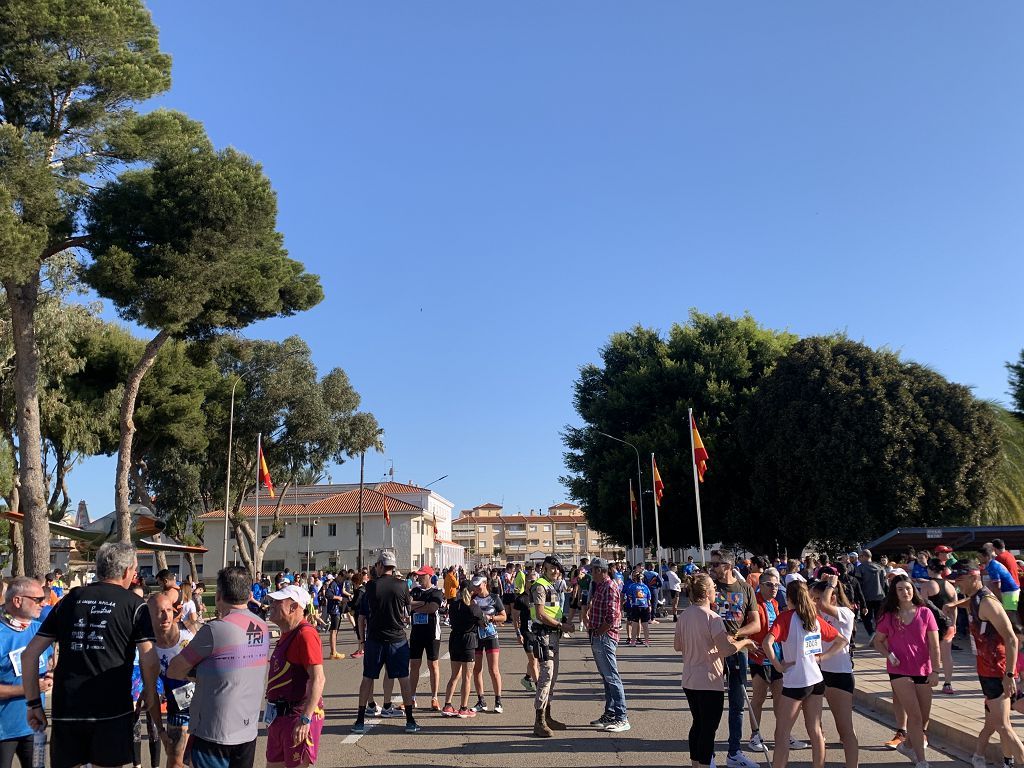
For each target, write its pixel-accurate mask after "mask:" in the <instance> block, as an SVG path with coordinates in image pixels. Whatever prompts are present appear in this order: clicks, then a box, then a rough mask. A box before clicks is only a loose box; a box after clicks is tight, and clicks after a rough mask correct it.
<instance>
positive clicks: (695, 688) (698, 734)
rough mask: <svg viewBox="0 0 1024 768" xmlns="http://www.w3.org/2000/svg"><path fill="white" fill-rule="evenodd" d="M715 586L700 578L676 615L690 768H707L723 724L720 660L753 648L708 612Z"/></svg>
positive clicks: (692, 584)
mask: <svg viewBox="0 0 1024 768" xmlns="http://www.w3.org/2000/svg"><path fill="white" fill-rule="evenodd" d="M714 597H715V583H714V582H713V581H712V580H711V577H710V576H707V575H706V574H703V573H702V574H699V575H697V576H695V577H694V579H693V581H692V582H691V585H690V606H689V607H688V608H687V609H686V610H685V611H683V612H682V613H681V614H679V620H678V623H677V624H676V634H675V641H674V643H673V645H674V646H675V649H676V651H678V652H679V653H681V654H682V655H683V693H685V694H686V702H687V704H688V705H689V707H690V717H691V718H692V722H691V724H690V735H689V745H690V765H691V766H693V768H700V766H710V765H711V761H712V759H714V756H715V733H716V732H717V731H718V724H719V723H720V722H721V721H722V709H723V707H724V706H725V690H724V689H723V687H722V676H723V660H724V659H725V658H726V657H727V656H732V655H733V654H734V653H736V652H737V651H745V650H748V649H750V648H753V647H754V641H753V640H733V639H732V638H731V637H729V635H728V634H727V633H726V631H725V624H724V623H723V621H722V617H721V616H719V615H718V614H717V613H715V612H714V611H712V610H711V608H710V603H711V600H713V599H714Z"/></svg>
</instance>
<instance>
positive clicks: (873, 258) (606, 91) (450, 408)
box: [71, 0, 1024, 516]
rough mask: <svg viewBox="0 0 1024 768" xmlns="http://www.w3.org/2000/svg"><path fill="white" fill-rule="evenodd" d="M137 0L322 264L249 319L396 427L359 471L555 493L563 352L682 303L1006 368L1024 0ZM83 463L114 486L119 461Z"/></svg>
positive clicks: (1023, 194)
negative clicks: (292, 312)
mask: <svg viewBox="0 0 1024 768" xmlns="http://www.w3.org/2000/svg"><path fill="white" fill-rule="evenodd" d="M150 7H151V8H152V10H153V14H154V18H155V21H156V23H157V24H158V26H159V27H160V30H161V44H162V46H163V48H164V49H165V50H166V51H168V52H170V53H171V54H172V55H173V57H174V70H173V77H174V84H173V88H172V90H171V91H170V92H169V93H168V94H167V95H166V96H165V97H162V98H161V99H160V100H159V102H158V103H159V104H161V105H165V106H169V107H174V108H176V109H181V110H183V111H185V112H187V113H189V114H190V115H191V116H192V117H194V118H196V119H199V120H202V121H203V122H204V123H205V124H206V127H207V130H208V131H209V133H210V134H211V136H212V138H213V140H214V141H215V143H216V144H217V145H218V146H227V145H232V146H235V147H237V148H239V149H241V150H242V151H244V152H246V153H248V154H250V155H251V156H253V157H254V158H256V159H258V160H259V161H260V162H262V163H263V165H264V168H265V170H266V172H267V174H268V175H269V176H270V178H271V179H272V181H273V183H274V186H275V188H276V189H277V191H278V194H279V204H280V228H281V230H282V231H283V232H284V234H285V237H286V243H287V246H288V248H289V250H290V252H291V254H292V256H293V257H295V258H298V259H300V260H301V261H303V262H304V263H305V264H306V265H307V268H308V269H309V270H310V271H313V272H316V273H318V274H320V275H321V278H322V281H323V284H324V288H325V291H326V300H325V301H324V302H323V303H322V304H321V305H320V306H319V307H317V308H316V309H314V310H313V311H311V312H308V313H305V314H303V315H301V316H298V317H293V318H289V319H283V320H275V321H271V322H264V323H261V324H259V325H257V326H254V327H253V328H251V329H249V331H248V335H251V336H259V337H265V338H282V337H285V336H288V335H291V334H299V335H301V336H303V337H304V338H305V339H306V340H307V341H308V342H309V343H310V345H311V346H312V348H313V350H314V354H315V359H316V361H317V363H318V365H319V366H320V367H321V369H322V370H323V371H326V370H328V369H330V368H332V367H335V366H340V367H342V368H344V369H345V370H346V371H347V372H348V373H349V375H350V376H351V378H352V381H353V383H354V385H355V386H356V388H357V389H358V390H359V391H360V393H361V394H362V396H363V404H364V407H365V408H366V409H368V410H371V411H372V412H373V413H374V414H376V416H377V417H378V419H379V420H380V422H381V424H382V426H383V427H384V429H385V431H386V436H385V442H386V444H387V451H386V454H385V455H384V456H372V457H368V462H367V463H368V472H367V475H368V477H370V478H374V479H376V478H379V477H381V476H382V475H383V473H384V472H385V470H386V467H387V466H390V463H391V462H392V461H393V462H394V467H395V476H396V479H398V480H401V481H409V480H412V481H415V482H418V483H426V482H429V481H430V480H433V479H434V478H436V477H439V476H441V475H445V474H447V475H448V478H447V479H446V480H444V481H442V482H441V483H438V484H437V485H436V486H435V487H436V489H437V490H438V491H439V492H440V493H442V494H443V495H445V496H447V497H448V498H449V499H451V500H452V501H453V502H454V503H455V505H456V509H460V508H466V507H472V506H474V505H476V504H480V503H483V502H485V501H493V502H497V503H504V505H505V506H506V508H507V509H509V510H512V511H514V510H516V509H521V510H524V511H525V510H527V509H529V508H533V507H546V506H548V505H550V504H552V503H555V502H558V501H562V500H563V499H564V498H565V491H564V489H563V488H562V486H561V485H560V484H559V482H558V476H559V475H560V474H561V473H562V472H563V471H564V468H563V464H562V451H563V447H562V444H561V441H560V438H559V432H560V430H561V429H562V427H563V426H564V425H565V424H566V423H569V422H574V421H575V413H574V411H573V409H572V401H571V395H572V383H573V380H574V379H575V376H576V373H577V370H578V368H579V366H580V365H582V364H585V363H588V362H593V361H595V360H596V359H597V354H598V350H599V349H600V347H601V346H602V344H604V343H605V342H606V340H607V339H608V336H609V335H610V334H611V333H613V332H615V331H618V330H623V329H626V328H628V327H630V326H632V325H634V324H636V323H642V324H644V325H647V326H652V327H656V328H660V329H663V330H667V329H668V328H669V326H670V325H671V324H672V323H673V322H676V321H680V322H682V321H685V319H686V316H687V310H688V309H689V308H690V307H696V308H698V309H700V310H701V311H703V312H708V313H715V312H726V313H730V314H739V313H742V312H743V311H745V310H749V311H750V312H751V313H752V314H753V315H754V317H756V318H757V319H758V320H759V321H760V322H762V323H764V324H766V325H768V326H772V327H776V328H788V329H789V330H791V331H793V332H795V333H798V334H802V335H806V334H814V333H827V332H831V331H836V330H845V331H846V332H847V333H848V334H849V335H850V336H852V337H853V338H856V339H861V340H863V341H865V342H866V343H868V344H871V345H874V346H881V345H885V346H888V347H891V348H893V349H896V350H899V351H901V352H902V354H903V355H904V356H905V357H906V358H910V359H914V360H917V361H919V362H922V363H926V364H928V365H931V366H933V367H934V368H936V369H937V370H939V371H940V372H942V373H943V374H945V375H946V376H948V377H949V378H951V379H953V380H955V381H959V382H962V383H965V384H969V385H972V386H974V387H976V391H977V393H978V394H979V395H980V396H983V397H990V398H1002V399H1005V397H1006V395H1005V390H1006V372H1005V369H1004V363H1005V362H1006V361H1007V360H1011V359H1015V358H1016V357H1017V355H1018V353H1019V351H1020V349H1021V347H1022V346H1024V333H1022V331H1021V329H1022V328H1024V323H1022V319H1024V318H1022V314H1024V309H1022V308H1024V302H1022V301H1021V298H1020V291H1021V285H1022V283H1024V281H1022V277H1024V267H1022V265H1021V260H1020V258H1019V254H1020V250H1021V246H1022V243H1024V217H1022V216H1021V210H1022V203H1024V142H1022V139H1021V137H1022V136H1024V105H1022V101H1021V99H1020V73H1021V72H1022V71H1024V49H1022V48H1021V47H1020V45H1019V36H1018V31H1019V30H1020V28H1021V24H1022V22H1024V5H1021V4H1019V3H1011V2H990V3H982V4H979V3H970V4H953V3H934V2H928V3H925V2H902V3H884V4H883V3H876V4H846V5H842V4H834V3H820V2H789V3H786V2H777V3H771V4H760V3H759V4H753V3H750V4H734V3H695V2H655V1H651V0H649V1H648V2H645V3H621V2H603V1H598V0H587V1H586V2H571V1H569V0H563V1H562V2H558V3H550V2H516V3H503V4H497V3H480V2H444V3H440V2H433V3H424V2H411V1H409V2H361V3H356V2H345V3H339V2H333V1H331V2H328V1H326V0H320V1H318V2H307V3H301V4H293V3H267V2H257V3H253V2H238V1H237V0H218V2H216V3H210V2H199V1H198V0H154V2H152V4H151V6H150ZM357 476H358V465H357V464H356V465H354V464H351V463H349V464H346V465H343V466H342V467H340V468H337V469H335V471H334V472H333V479H334V480H335V481H349V480H354V479H357ZM71 483H72V494H73V496H74V497H75V499H76V500H77V499H78V498H85V499H87V500H88V501H89V505H90V509H91V511H92V512H93V515H94V516H95V515H96V514H97V511H107V510H109V509H112V506H113V505H112V493H111V489H112V486H113V460H112V459H111V460H106V459H99V460H92V461H90V462H89V463H88V464H86V465H85V466H83V467H80V468H78V469H76V470H75V472H74V474H73V476H72V478H71Z"/></svg>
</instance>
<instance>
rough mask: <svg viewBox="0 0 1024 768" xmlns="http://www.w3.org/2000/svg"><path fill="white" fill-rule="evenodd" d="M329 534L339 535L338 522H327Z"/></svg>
mask: <svg viewBox="0 0 1024 768" xmlns="http://www.w3.org/2000/svg"><path fill="white" fill-rule="evenodd" d="M327 535H328V536H337V535H338V524H337V523H328V524H327Z"/></svg>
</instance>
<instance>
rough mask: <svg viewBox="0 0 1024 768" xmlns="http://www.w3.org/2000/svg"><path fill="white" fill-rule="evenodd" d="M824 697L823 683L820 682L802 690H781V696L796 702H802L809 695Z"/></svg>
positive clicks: (806, 686)
mask: <svg viewBox="0 0 1024 768" xmlns="http://www.w3.org/2000/svg"><path fill="white" fill-rule="evenodd" d="M812 694H813V695H814V696H824V695H825V681H824V680H822V681H821V682H820V683H816V684H815V685H805V686H803V687H802V688H785V687H783V689H782V695H783V696H785V697H786V698H787V699H796V700H797V701H803V700H804V699H806V698H807V697H808V696H810V695H812Z"/></svg>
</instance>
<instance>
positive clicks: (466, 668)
mask: <svg viewBox="0 0 1024 768" xmlns="http://www.w3.org/2000/svg"><path fill="white" fill-rule="evenodd" d="M448 612H449V614H448V617H449V619H450V621H451V626H452V631H451V634H450V635H449V636H448V654H449V657H450V658H451V665H452V674H451V677H450V678H448V685H447V686H446V687H445V692H444V709H442V710H441V716H442V717H461V718H467V717H476V710H474V709H471V708H470V706H469V690H470V686H471V685H472V682H471V680H470V677H471V675H470V671H471V669H472V666H471V665H472V664H473V661H474V659H475V656H476V653H475V652H476V648H477V645H478V644H479V642H480V636H479V635H478V634H477V630H478V629H483V628H484V627H486V626H487V617H486V616H484V612H483V611H481V610H480V606H478V605H477V604H476V603H475V602H474V601H473V589H472V585H471V584H470V583H469V582H468V581H465V582H463V583H462V585H461V586H460V588H459V591H458V592H457V593H456V595H455V597H454V598H453V599H452V600H449V601H448ZM459 681H461V683H462V705H461V706H460V707H459V708H458V709H457V710H456V709H455V707H454V706H453V705H452V697H453V696H454V695H455V685H456V683H458V682H459Z"/></svg>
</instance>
